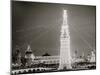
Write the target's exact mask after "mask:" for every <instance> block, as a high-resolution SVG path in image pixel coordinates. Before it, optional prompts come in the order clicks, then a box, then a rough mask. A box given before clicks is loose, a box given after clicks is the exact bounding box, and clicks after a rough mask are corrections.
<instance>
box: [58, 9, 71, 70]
mask: <svg viewBox="0 0 100 75" xmlns="http://www.w3.org/2000/svg"><path fill="white" fill-rule="evenodd" d="M71 68H72V66H71V55H70V35H69V27H68V23H67V10H63V23H62V26H61V35H60V64H59V68H58V69H59V70H63V69H71Z"/></svg>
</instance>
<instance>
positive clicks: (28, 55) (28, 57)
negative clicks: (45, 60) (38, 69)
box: [25, 45, 35, 66]
mask: <svg viewBox="0 0 100 75" xmlns="http://www.w3.org/2000/svg"><path fill="white" fill-rule="evenodd" d="M34 58H35V56H34V54H33V52H32V50H31V47H30V45H28V47H27V50H26V52H25V59H26V66H30V65H31V64H32V62H33V61H34Z"/></svg>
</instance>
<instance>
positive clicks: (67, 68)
mask: <svg viewBox="0 0 100 75" xmlns="http://www.w3.org/2000/svg"><path fill="white" fill-rule="evenodd" d="M70 69H72V66H71V65H70V64H60V65H59V68H58V70H70Z"/></svg>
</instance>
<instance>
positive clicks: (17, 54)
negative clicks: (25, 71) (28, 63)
mask: <svg viewBox="0 0 100 75" xmlns="http://www.w3.org/2000/svg"><path fill="white" fill-rule="evenodd" d="M15 64H16V65H17V66H20V65H21V52H20V49H19V48H17V49H16V52H15Z"/></svg>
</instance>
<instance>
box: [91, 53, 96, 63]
mask: <svg viewBox="0 0 100 75" xmlns="http://www.w3.org/2000/svg"><path fill="white" fill-rule="evenodd" d="M90 62H96V60H95V52H94V51H91V58H90Z"/></svg>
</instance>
